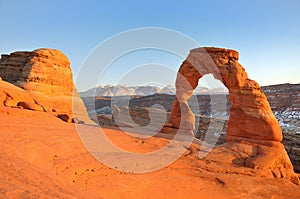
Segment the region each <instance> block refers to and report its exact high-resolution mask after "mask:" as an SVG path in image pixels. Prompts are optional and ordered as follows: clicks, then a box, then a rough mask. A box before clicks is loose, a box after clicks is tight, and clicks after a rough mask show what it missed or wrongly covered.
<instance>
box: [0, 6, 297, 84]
mask: <svg viewBox="0 0 300 199" xmlns="http://www.w3.org/2000/svg"><path fill="white" fill-rule="evenodd" d="M0 19H1V31H0V53H1V54H4V53H10V52H13V51H17V50H33V49H36V48H41V47H47V48H55V49H59V50H61V51H63V52H64V53H65V54H66V55H67V56H68V57H69V59H70V61H71V67H72V69H73V73H74V79H76V75H77V74H78V71H79V68H80V66H81V65H82V64H83V62H84V60H85V59H86V57H87V56H88V54H89V53H90V52H91V51H92V50H93V49H94V48H95V47H96V46H97V45H98V44H99V43H101V42H103V41H104V40H105V39H107V38H109V37H111V36H113V35H115V34H118V33H120V32H122V31H126V30H129V29H133V28H143V27H161V28H168V29H173V30H176V31H179V32H181V33H183V34H185V35H187V36H189V37H191V38H193V39H194V40H195V41H197V43H199V46H217V47H226V48H231V49H236V50H238V51H239V52H240V63H241V64H242V65H243V66H244V67H245V68H246V71H247V72H248V75H249V77H250V78H251V79H254V80H256V81H257V82H258V83H259V84H260V85H270V84H279V83H300V79H299V77H300V75H299V74H300V61H299V58H300V1H299V0H285V1H284V0H252V1H243V0H229V1H225V0H205V1H201V0H195V1H191V0H185V1H176V0H173V1H168V0H165V1H163V0H151V1H146V0H138V1H136V0H123V1H122V0H118V1H116V0H105V1H101V0H99V1H88V0H87V1H77V0H70V1H69V0H51V1H47V0H43V1H41V0H27V1H23V0H18V1H17V0H0ZM151 58H153V61H152V60H151ZM159 60H160V61H162V64H168V65H169V66H170V67H171V68H172V69H173V70H174V71H177V69H178V68H179V66H180V62H181V61H182V59H180V58H178V57H177V58H176V57H172V56H169V55H166V56H164V55H160V54H159V52H151V51H147V52H144V53H142V55H141V54H139V53H136V56H135V57H133V58H130V56H129V58H124V61H123V62H122V59H120V60H119V62H118V63H116V64H115V66H114V67H112V69H111V71H109V73H107V74H106V76H105V77H103V78H102V80H101V81H99V83H101V84H116V83H118V80H119V79H120V77H121V76H122V75H124V73H126V71H129V70H131V69H132V67H134V66H136V64H137V63H138V64H143V63H145V64H147V63H149V62H158V61H159ZM133 62H134V63H133ZM165 77H166V79H169V80H168V81H169V84H172V83H173V82H172V81H174V78H173V77H174V75H173V76H172V75H170V78H169V77H168V75H167V74H165ZM166 83H167V82H166ZM84 89H87V88H84V86H82V87H81V88H80V90H84Z"/></svg>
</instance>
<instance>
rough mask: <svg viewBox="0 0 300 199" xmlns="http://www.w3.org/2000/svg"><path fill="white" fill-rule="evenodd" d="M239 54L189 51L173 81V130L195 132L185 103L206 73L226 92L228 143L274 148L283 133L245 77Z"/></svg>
mask: <svg viewBox="0 0 300 199" xmlns="http://www.w3.org/2000/svg"><path fill="white" fill-rule="evenodd" d="M238 58H239V55H238V52H237V51H234V50H227V49H220V48H198V49H194V50H191V52H190V54H189V56H188V57H187V59H186V60H185V61H184V62H183V64H182V65H181V67H180V69H179V71H178V75H177V79H176V89H177V90H176V100H175V101H174V103H173V107H172V115H171V120H170V121H171V123H172V124H173V125H174V126H175V127H176V128H179V127H181V128H184V129H190V130H193V129H194V119H193V118H194V115H193V113H192V112H191V110H190V109H189V106H188V103H187V100H188V99H189V98H190V97H191V95H192V93H193V90H194V89H195V88H196V87H197V85H198V81H199V79H200V78H201V77H202V76H203V75H205V74H213V76H214V78H216V79H218V80H220V81H222V82H223V83H224V85H225V86H226V87H227V88H228V90H229V96H230V102H231V105H232V106H231V109H230V119H229V122H228V128H227V140H243V141H248V142H252V143H259V144H265V145H276V144H277V143H279V142H280V141H281V140H282V132H281V129H280V126H279V123H278V121H277V120H276V118H275V116H274V114H273V112H272V110H271V108H270V105H269V103H268V101H267V97H266V96H265V94H264V93H263V91H262V90H261V88H260V86H259V85H258V84H257V83H256V82H255V81H253V80H250V79H249V78H248V75H247V73H246V72H245V69H244V68H243V67H242V66H241V65H240V64H239V63H238Z"/></svg>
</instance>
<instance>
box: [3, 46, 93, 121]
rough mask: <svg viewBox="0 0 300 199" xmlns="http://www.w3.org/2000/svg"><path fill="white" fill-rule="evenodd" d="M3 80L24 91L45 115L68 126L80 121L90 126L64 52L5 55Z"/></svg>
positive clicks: (40, 50)
mask: <svg viewBox="0 0 300 199" xmlns="http://www.w3.org/2000/svg"><path fill="white" fill-rule="evenodd" d="M0 76H1V77H2V79H3V80H5V81H7V82H10V83H12V84H14V85H16V86H19V87H21V88H23V89H24V90H25V91H26V92H27V93H28V94H29V95H30V96H31V97H33V98H34V100H35V102H36V103H37V104H38V105H40V106H41V107H43V109H44V110H45V111H46V112H52V113H54V114H56V115H57V116H59V117H60V118H61V119H63V120H65V121H67V122H71V121H74V119H75V118H77V120H81V121H84V122H87V123H90V120H89V118H88V116H87V113H86V109H85V106H84V104H83V102H82V100H81V99H80V97H79V95H78V93H77V91H76V89H75V86H74V83H73V79H72V71H71V68H70V62H69V60H68V58H67V57H66V56H65V55H64V54H63V53H62V52H60V51H58V50H54V49H37V50H34V51H32V52H14V53H11V54H10V55H2V56H1V60H0Z"/></svg>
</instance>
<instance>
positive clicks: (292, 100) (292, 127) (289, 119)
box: [80, 84, 300, 133]
mask: <svg viewBox="0 0 300 199" xmlns="http://www.w3.org/2000/svg"><path fill="white" fill-rule="evenodd" d="M262 89H263V91H264V93H265V94H266V96H267V97H268V100H269V102H270V105H271V108H272V110H273V112H274V114H275V116H276V118H277V119H278V121H279V122H280V124H281V126H282V127H283V128H284V130H286V131H292V132H298V133H300V84H278V85H271V86H263V87H262ZM220 93H221V94H226V97H227V99H228V93H227V91H226V90H224V89H223V88H216V89H213V90H208V89H207V88H205V87H199V88H197V89H196V90H195V92H194V95H197V98H198V101H199V102H198V104H197V106H199V108H198V109H199V111H200V112H201V113H196V114H203V115H211V113H210V111H209V110H210V106H211V103H212V102H211V99H210V96H209V95H207V94H212V95H214V94H220ZM80 95H81V97H82V99H83V101H84V103H85V105H86V107H87V109H88V111H89V113H90V114H91V113H94V112H95V110H91V107H95V102H94V96H98V97H100V98H97V100H96V112H97V113H104V114H111V107H110V106H111V97H117V99H118V101H122V96H137V97H133V98H132V99H131V100H130V107H136V106H137V107H150V106H151V105H153V104H161V105H163V106H164V107H165V108H166V110H168V111H170V110H171V106H172V102H173V100H174V95H175V87H174V86H167V87H164V88H159V87H156V86H140V87H127V86H112V85H107V86H99V87H97V88H93V89H90V90H88V91H86V92H81V93H80ZM143 96H144V97H143ZM101 97H103V98H101ZM126 100H127V98H126V99H125V101H126ZM189 103H190V106H191V107H193V102H192V101H191V100H190V102H189ZM91 104H92V105H91ZM227 106H228V108H227V110H229V109H230V102H229V101H228V103H227ZM227 116H229V112H228V114H227Z"/></svg>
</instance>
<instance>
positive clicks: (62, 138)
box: [0, 107, 300, 199]
mask: <svg viewBox="0 0 300 199" xmlns="http://www.w3.org/2000/svg"><path fill="white" fill-rule="evenodd" d="M81 127H84V126H83V125H81ZM84 128H86V129H87V130H89V129H91V130H93V128H95V127H91V126H85V127H84ZM104 131H105V133H106V134H107V135H108V137H109V138H110V139H111V140H112V141H113V142H114V143H115V144H116V145H118V146H120V147H121V148H124V149H127V150H129V151H133V152H146V151H154V150H156V149H157V148H160V147H161V146H164V145H165V144H166V143H168V142H169V140H168V139H167V138H162V137H152V138H148V139H140V138H134V137H130V136H128V135H126V134H125V133H122V132H120V131H119V130H116V129H104ZM0 144H1V152H0V175H1V179H0V198H14V199H15V198H273V199H275V198H300V188H299V187H298V186H296V185H294V184H292V183H291V182H289V181H286V180H280V179H279V180H278V179H265V178H260V177H253V176H252V177H251V176H248V175H242V174H226V173H215V172H209V171H207V170H204V169H201V168H200V167H199V164H200V161H199V159H198V157H197V155H198V150H199V145H198V144H196V143H194V144H192V146H191V147H190V149H189V151H188V152H187V153H185V154H184V155H183V156H181V158H180V159H178V160H177V161H176V162H174V163H173V164H171V165H169V166H168V167H166V168H163V169H161V170H158V171H155V172H150V173H143V174H133V173H125V172H121V171H117V170H114V169H111V168H109V167H107V166H105V165H103V164H102V163H100V162H99V161H97V160H96V159H95V158H94V157H93V156H91V155H90V154H89V153H88V152H87V150H86V149H85V147H84V146H83V144H82V143H81V140H80V139H79V136H78V133H77V131H76V129H75V126H74V124H68V123H65V122H63V121H61V120H60V119H58V118H56V117H54V116H52V115H50V114H47V113H44V112H37V111H30V110H21V109H18V108H8V107H0ZM125 161H126V160H125ZM202 162H203V161H202Z"/></svg>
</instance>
